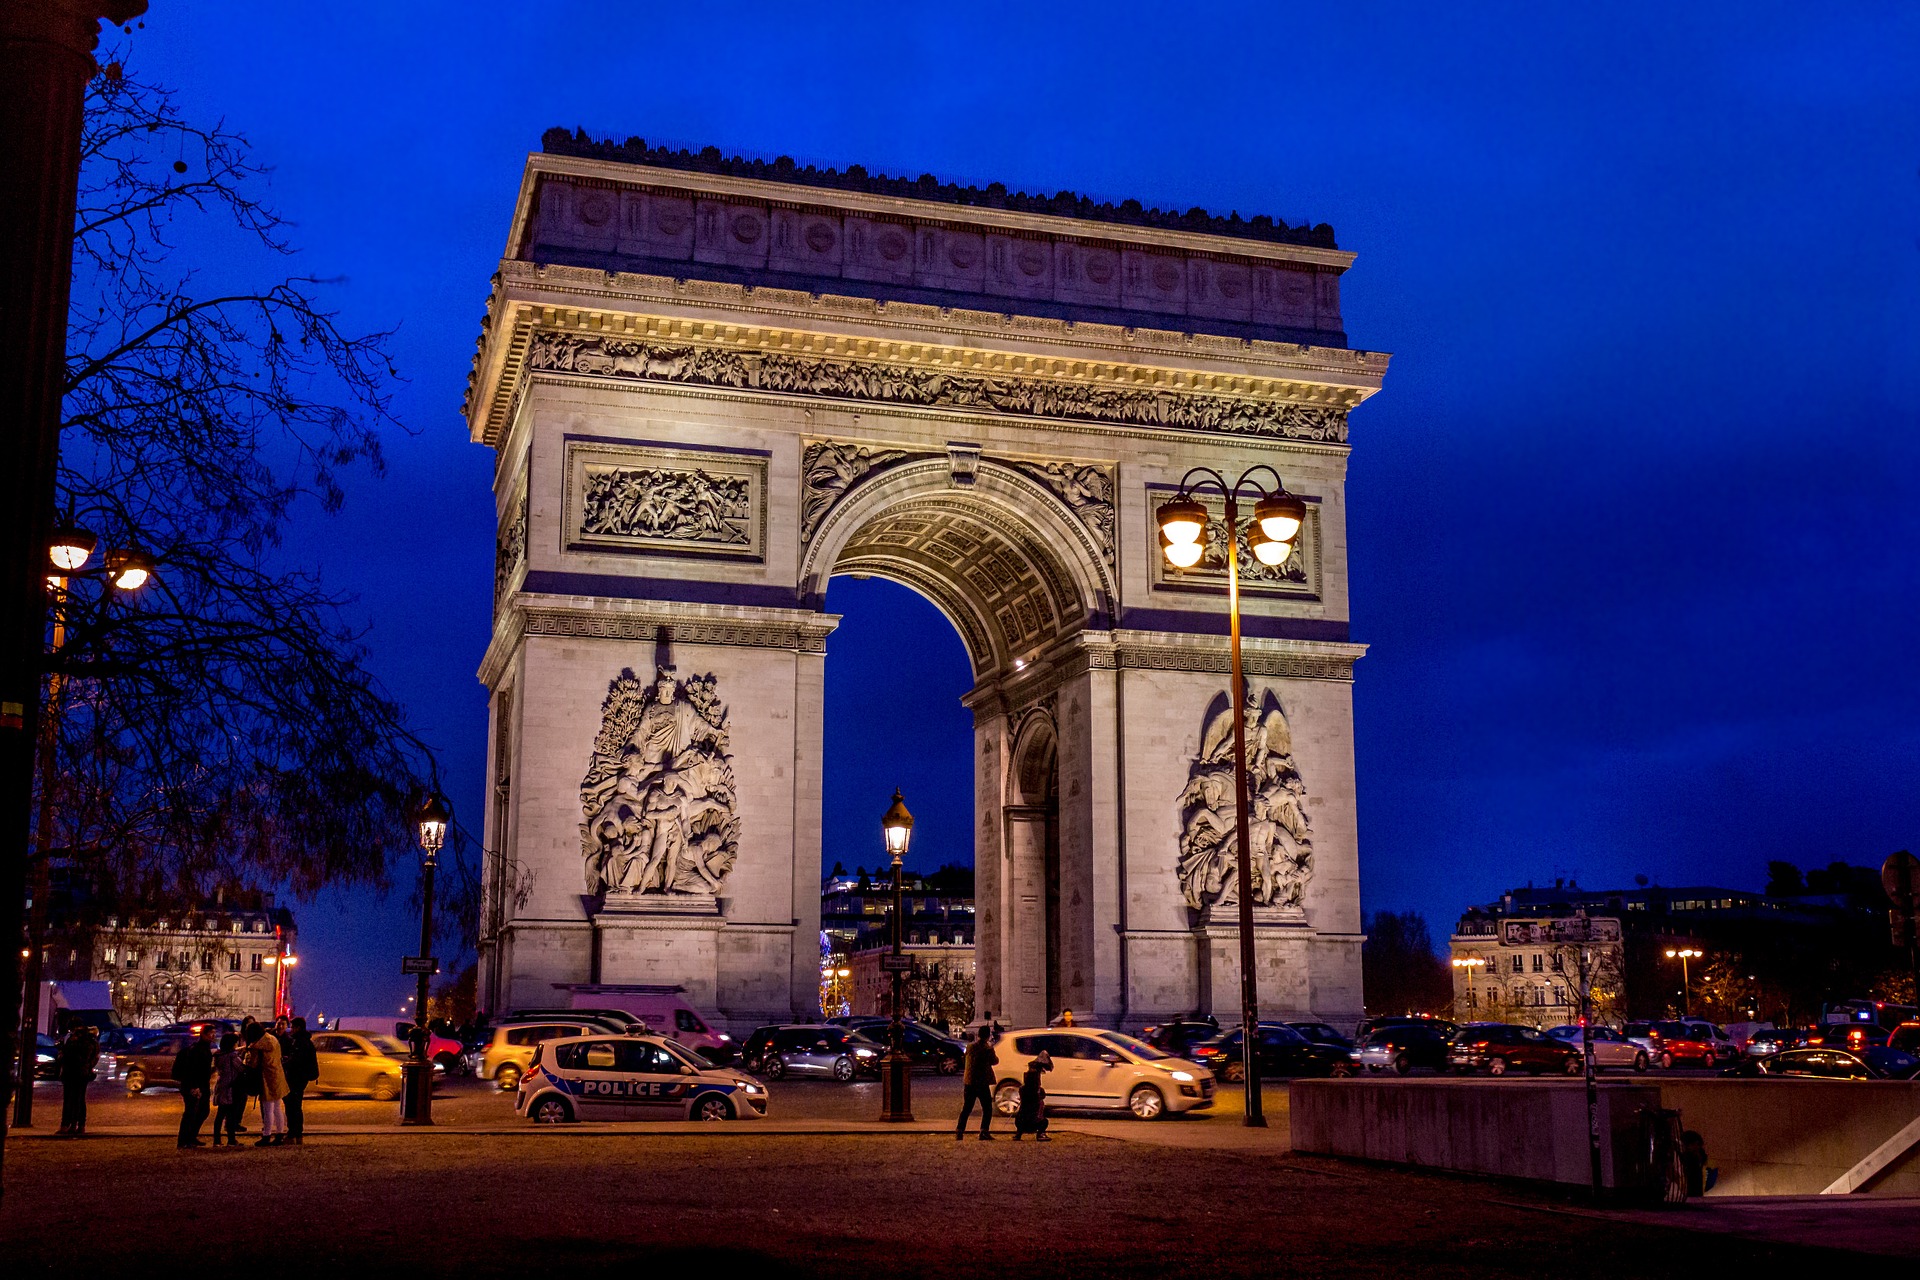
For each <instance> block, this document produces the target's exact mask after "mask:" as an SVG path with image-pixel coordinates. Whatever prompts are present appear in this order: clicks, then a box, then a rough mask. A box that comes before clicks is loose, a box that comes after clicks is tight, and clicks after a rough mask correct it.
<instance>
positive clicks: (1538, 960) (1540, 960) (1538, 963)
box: [1533, 951, 1547, 973]
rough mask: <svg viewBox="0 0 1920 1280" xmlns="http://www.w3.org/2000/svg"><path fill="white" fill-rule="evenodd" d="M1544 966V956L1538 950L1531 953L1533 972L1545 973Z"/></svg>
mask: <svg viewBox="0 0 1920 1280" xmlns="http://www.w3.org/2000/svg"><path fill="white" fill-rule="evenodd" d="M1546 968H1547V966H1546V957H1545V956H1543V955H1541V954H1540V953H1539V952H1538V951H1536V952H1534V953H1533V971H1534V972H1535V973H1545V972H1546Z"/></svg>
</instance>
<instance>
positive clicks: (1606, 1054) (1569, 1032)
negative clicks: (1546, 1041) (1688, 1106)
mask: <svg viewBox="0 0 1920 1280" xmlns="http://www.w3.org/2000/svg"><path fill="white" fill-rule="evenodd" d="M1547 1034H1548V1035H1550V1036H1552V1037H1553V1038H1554V1039H1555V1040H1564V1041H1566V1043H1568V1044H1570V1045H1572V1046H1573V1047H1574V1048H1576V1049H1578V1048H1579V1047H1580V1028H1579V1026H1577V1025H1570V1026H1564V1027H1548V1028H1547ZM1647 1062H1648V1059H1647V1051H1646V1050H1645V1049H1643V1048H1641V1047H1640V1046H1639V1045H1637V1044H1635V1043H1634V1042H1633V1041H1631V1040H1629V1039H1627V1038H1626V1037H1625V1036H1623V1035H1621V1034H1620V1033H1619V1032H1618V1031H1615V1030H1614V1029H1613V1028H1612V1027H1595V1028H1594V1029H1593V1067H1594V1070H1596V1071H1605V1070H1607V1069H1608V1068H1609V1067H1617V1068H1622V1069H1631V1070H1634V1071H1645V1070H1646V1069H1647Z"/></svg>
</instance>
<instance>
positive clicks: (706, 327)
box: [466, 153, 1386, 1031]
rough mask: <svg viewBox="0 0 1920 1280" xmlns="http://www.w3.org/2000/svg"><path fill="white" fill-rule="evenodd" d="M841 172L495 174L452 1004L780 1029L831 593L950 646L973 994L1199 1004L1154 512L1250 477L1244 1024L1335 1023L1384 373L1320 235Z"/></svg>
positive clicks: (557, 169) (628, 159) (1205, 695)
mask: <svg viewBox="0 0 1920 1280" xmlns="http://www.w3.org/2000/svg"><path fill="white" fill-rule="evenodd" d="M856 186H857V184H851V183H841V184H826V183H823V184H821V185H805V184H801V183H796V182H792V181H787V180H783V179H775V178H772V177H770V176H768V175H767V174H766V173H765V171H763V170H757V169H749V168H744V167H740V168H733V169H729V167H728V166H725V165H722V166H720V167H719V171H713V168H712V166H709V167H708V168H706V169H702V170H696V169H694V168H691V167H683V166H682V165H681V164H679V163H677V162H676V161H675V160H674V158H672V157H668V156H663V155H660V154H657V153H647V154H643V155H639V156H632V155H620V154H616V153H607V154H604V155H594V156H581V155H565V154H540V155H535V156H533V157H531V158H530V159H529V163H528V166H527V170H526V173H525V177H524V180H523V183H522V187H521V192H520V198H519V201H518V204H517V206H516V211H515V213H514V215H513V219H512V224H511V227H510V231H509V236H508V243H507V253H506V256H505V257H504V259H503V261H502V262H501V264H500V269H499V272H498V274H497V275H496V277H495V282H494V291H493V294H492V297H491V299H490V301H489V305H488V311H487V321H486V325H485V328H484V331H483V333H482V336H481V340H480V344H479V350H478V354H477V355H476V358H475V363H474V372H473V376H472V379H471V383H470V386H469V392H468V398H467V405H466V415H467V419H468V423H469V428H470V431H471V434H472V438H473V439H474V440H475V441H476V442H477V443H480V444H483V445H485V446H487V447H489V448H491V449H492V450H493V451H494V452H495V456H496V460H497V465H496V481H495V488H494V500H495V506H496V510H497V512H498V516H499V530H500V534H499V542H498V546H497V555H496V574H495V594H496V608H495V616H494V629H493V634H492V638H491V642H490V644H489V646H488V648H487V652H486V656H485V658H484V660H483V663H482V666H481V671H480V677H481V679H482V681H483V682H484V683H485V685H486V686H487V688H488V690H489V693H490V697H491V717H490V727H489V749H490V759H491V761H492V783H493V786H492V794H491V801H490V808H489V812H488V814H487V819H486V835H485V841H486V847H487V848H488V849H489V850H490V851H492V852H491V853H490V855H489V858H488V862H487V875H486V883H485V903H484V905H483V914H482V919H481V921H480V934H481V996H480V999H481V1003H482V1005H483V1006H484V1007H486V1008H489V1009H491V1010H494V1011H496V1012H498V1011H504V1010H506V1009H508V1008H510V1007H514V1006H528V1005H549V1004H553V1003H556V1002H564V1000H565V999H566V995H567V992H568V991H569V989H571V988H574V987H577V986H579V985H582V984H586V985H589V986H591V985H596V984H597V985H603V986H621V985H630V984H659V985H666V986H677V987H680V988H683V989H684V990H685V992H686V994H687V998H688V999H689V1000H690V1001H691V1002H692V1003H693V1004H695V1005H696V1006H697V1007H700V1008H702V1009H704V1010H707V1011H708V1012H710V1013H713V1014H715V1015H717V1016H718V1017H720V1018H721V1019H723V1020H724V1021H725V1022H727V1023H728V1024H729V1025H730V1026H731V1027H732V1028H733V1029H735V1030H736V1031H738V1030H744V1029H749V1028H751V1027H753V1026H756V1025H760V1024H763V1023H766V1022H772V1021H789V1020H796V1019H799V1020H804V1019H810V1018H813V1017H817V1016H818V1014H819V1004H818V1000H819V946H818V934H819V924H820V920H819V907H820V900H819V888H820V881H821V877H820V871H821V861H822V850H821V830H820V825H821V824H820V817H821V794H822V780H823V759H822V730H821V719H822V708H823V681H824V663H825V650H826V643H827V639H828V637H829V635H830V634H831V632H832V630H833V628H834V625H835V623H836V622H837V619H836V618H835V617H833V616H832V615H831V614H828V613H826V612H825V610H824V602H825V597H826V588H827V583H828V580H829V579H830V578H831V577H832V576H834V575H836V574H842V573H858V574H864V575H872V576H880V577H884V578H888V579H890V580H892V581H895V582H898V583H901V584H904V585H905V586H907V587H909V588H911V589H913V590H914V591H917V592H919V593H920V594H921V595H923V596H925V597H926V598H927V599H928V600H930V601H931V602H932V603H933V604H934V605H936V606H937V607H938V608H939V609H940V610H941V611H942V613H943V614H944V615H945V616H946V617H947V618H948V619H949V620H950V621H951V622H952V623H953V625H954V627H955V630H956V631H957V632H958V633H959V635H960V637H961V638H962V640H963V642H964V643H965V645H966V648H967V652H968V655H969V658H970V661H971V663H972V667H973V675H974V681H975V683H974V686H973V688H972V690H971V691H970V692H969V693H968V694H967V695H966V698H965V702H966V704H967V705H968V706H969V707H970V708H971V710H972V712H973V717H974V737H975V743H974V747H975V756H974V758H975V777H974V789H975V807H976V826H975V831H974V852H975V865H976V871H977V881H978V913H979V914H978V918H977V926H976V943H977V948H978V952H977V972H978V975H979V976H978V983H979V989H978V991H977V993H976V994H977V1001H976V1007H977V1008H979V1009H982V1010H988V1009H990V1010H992V1011H993V1012H994V1013H995V1015H996V1016H997V1017H998V1018H1000V1019H1001V1020H1002V1021H1004V1022H1008V1023H1010V1024H1013V1025H1033V1024H1037V1023H1040V1022H1043V1021H1045V1020H1047V1019H1048V1018H1050V1017H1051V1016H1053V1015H1055V1014H1057V1013H1058V1012H1059V1011H1060V1010H1061V1009H1063V1008H1068V1009H1072V1010H1074V1011H1075V1014H1076V1018H1078V1019H1080V1020H1092V1021H1095V1022H1099V1023H1103V1024H1107V1025H1115V1026H1123V1027H1129V1028H1136V1027H1139V1026H1141V1025H1144V1024H1147V1023H1150V1022H1154V1021H1159V1020H1163V1019H1165V1018H1167V1017H1169V1016H1172V1015H1175V1014H1184V1013H1193V1012H1196V1011H1198V1012H1206V1011H1209V1010H1214V1011H1217V1012H1219V1013H1220V1014H1222V1015H1223V1016H1224V1017H1226V1018H1228V1019H1231V1018H1232V1017H1234V1016H1235V1015H1236V1013H1237V992H1238V987H1239V972H1238V964H1239V950H1238V933H1237V928H1236V926H1235V923H1234V922H1235V918H1236V917H1235V913H1234V911H1233V909H1232V907H1231V903H1230V901H1228V902H1223V901H1221V900H1220V899H1219V897H1218V895H1217V894H1215V893H1211V892H1209V891H1208V888H1207V879H1206V878H1207V875H1208V874H1209V870H1208V869H1209V868H1213V869H1215V870H1217V866H1218V864H1217V860H1215V861H1212V862H1209V861H1208V860H1207V859H1206V858H1205V857H1204V856H1201V855H1204V853H1205V849H1204V848H1202V847H1200V846H1204V845H1206V844H1207V843H1208V842H1209V841H1213V840H1215V839H1216V838H1217V837H1218V836H1219V832H1218V831H1216V830H1215V827H1217V825H1218V824H1217V821H1216V819H1217V815H1218V804H1217V794H1216V792H1217V788H1214V789H1212V790H1210V789H1209V788H1210V787H1211V786H1212V783H1211V781H1210V780H1211V779H1212V778H1213V777H1214V776H1216V775H1217V763H1218V746H1219V743H1218V733H1217V725H1218V722H1219V721H1218V715H1219V708H1220V707H1221V706H1223V705H1225V704H1224V694H1225V690H1226V685H1227V647H1226V636H1225V631H1226V623H1225V598H1224V596H1225V593H1224V589H1223V579H1224V573H1223V569H1224V561H1223V560H1222V559H1221V556H1223V555H1224V554H1225V548H1224V547H1219V548H1215V554H1213V555H1211V556H1210V557H1209V559H1208V560H1206V561H1203V563H1202V565H1201V566H1200V568H1199V569H1198V570H1196V571H1194V572H1192V573H1189V574H1181V573H1178V572H1176V571H1173V570H1171V569H1169V568H1168V567H1167V566H1165V564H1164V562H1163V561H1162V559H1161V557H1160V555H1159V548H1158V542H1157V534H1156V531H1155V530H1154V528H1153V526H1152V520H1151V512H1152V509H1153V507H1154V506H1155V505H1156V504H1157V503H1158V502H1160V501H1163V500H1164V499H1165V498H1166V497H1167V496H1168V495H1169V494H1170V493H1171V492H1172V491H1173V488H1174V487H1175V486H1177V484H1178V483H1179V480H1180V478H1181V476H1182V475H1183V474H1184V473H1185V472H1186V470H1187V469H1188V468H1189V467H1191V466H1195V465H1206V466H1211V467H1214V468H1217V469H1219V470H1222V471H1226V472H1229V473H1232V474H1237V473H1238V472H1239V471H1240V470H1242V469H1244V468H1246V467H1247V466H1249V465H1252V464H1256V463H1266V464H1269V465H1271V466H1272V467H1274V468H1275V470H1276V471H1278V472H1279V474H1280V475H1282V476H1283V477H1284V478H1285V481H1286V484H1287V486H1288V488H1289V489H1290V490H1292V491H1294V492H1296V493H1299V494H1301V495H1302V496H1304V497H1305V498H1306V499H1307V502H1308V507H1309V517H1308V521H1307V524H1306V527H1305V529H1304V530H1303V532H1302V535H1301V537H1300V538H1299V540H1298V546H1297V548H1296V552H1295V555H1294V557H1293V558H1292V559H1291V560H1290V561H1288V562H1287V564H1286V565H1284V566H1282V567H1280V568H1279V569H1277V570H1265V569H1262V568H1259V567H1257V566H1254V565H1253V562H1252V561H1251V560H1249V559H1246V558H1245V557H1243V559H1242V563H1243V565H1245V566H1247V567H1248V569H1249V571H1250V572H1251V573H1252V574H1253V577H1252V579H1251V581H1250V582H1249V583H1248V586H1247V591H1246V597H1245V600H1246V607H1245V615H1246V633H1247V640H1246V646H1245V648H1246V658H1247V670H1248V673H1249V681H1250V684H1251V686H1252V690H1253V693H1254V695H1255V697H1256V699H1257V700H1259V701H1260V706H1261V707H1263V708H1265V710H1264V711H1263V715H1265V716H1266V719H1265V720H1263V721H1262V722H1261V723H1262V724H1263V725H1265V726H1266V729H1265V730H1263V733H1264V734H1265V736H1264V737H1263V739H1262V741H1263V742H1267V743H1268V744H1269V748H1270V749H1269V750H1267V752H1266V754H1264V755H1263V757H1262V760H1263V768H1264V770H1265V772H1264V773H1263V777H1264V778H1265V779H1266V783H1267V787H1268V791H1267V796H1268V802H1263V806H1262V810H1261V813H1262V821H1263V822H1264V825H1262V822H1257V823H1256V827H1255V830H1256V831H1257V832H1261V833H1262V837H1263V839H1266V840H1267V847H1268V848H1270V849H1271V851H1272V852H1271V856H1270V858H1268V860H1267V861H1264V862H1263V863H1262V865H1269V864H1270V865H1271V866H1273V867H1275V868H1277V870H1276V871H1275V873H1274V875H1275V880H1274V883H1275V886H1276V887H1275V888H1274V890H1273V897H1272V900H1271V901H1268V902H1263V903H1262V904H1261V906H1260V907H1259V910H1258V913H1257V914H1258V923H1257V925H1256V928H1257V930H1258V936H1257V938H1256V943H1257V946H1256V952H1257V957H1258V963H1259V965H1260V974H1259V977H1260V986H1261V994H1262V1007H1263V1009H1264V1010H1270V1011H1272V1013H1273V1015H1275V1016H1289V1017H1292V1016H1298V1017H1302V1018H1305V1017H1313V1018H1323V1019H1326V1020H1328V1021H1333V1022H1336V1023H1338V1022H1342V1021H1352V1020H1354V1019H1356V1018H1358V1017H1359V1015H1360V1008H1361V988H1360V963H1359V943H1360V940H1361V937H1360V907H1359V849H1358V833H1357V830H1356V826H1355V819H1354V796H1355V783H1354V762H1353V717H1352V680H1353V669H1354V663H1355V661H1356V660H1357V659H1358V658H1359V657H1360V656H1361V653H1362V652H1363V649H1362V647H1361V646H1359V645H1356V644H1354V643H1352V641H1351V638H1350V636H1349V631H1348V625H1347V616H1348V615H1347V582H1348V563H1347V543H1346V459H1347V453H1348V449H1349V444H1348V437H1347V411H1348V410H1349V409H1351V408H1352V407H1353V406H1355V405H1357V404H1358V403H1360V402H1361V401H1362V400H1363V399H1365V398H1366V397H1367V396H1368V395H1370V394H1372V393H1373V392H1374V391H1375V390H1377V389H1378V387H1379V385H1380V381H1381V378H1382V376H1383V375H1384V372H1385V367H1386V358H1385V357H1384V356H1382V355H1379V354H1378V353H1372V352H1366V351H1358V350H1354V349H1352V348H1350V347H1349V346H1348V345H1347V341H1346V336H1345V333H1344V331H1343V330H1342V327H1341V325H1340V321H1339V316H1338V284H1339V278H1340V275H1341V273H1342V272H1343V271H1344V270H1345V269H1346V267H1347V266H1348V265H1350V263H1351V261H1352V256H1351V255H1350V254H1347V253H1344V252H1341V251H1339V250H1337V249H1334V248H1331V247H1329V244H1327V243H1324V242H1321V241H1324V239H1325V238H1324V237H1322V236H1319V235H1318V234H1317V233H1316V234H1315V235H1313V236H1301V235H1295V236H1291V237H1289V236H1284V235H1277V234H1274V233H1272V230H1271V228H1268V229H1266V230H1265V231H1262V232H1261V234H1258V235H1255V234H1252V233H1251V231H1250V228H1251V225H1252V224H1242V223H1233V224H1226V223H1220V224H1218V225H1212V224H1208V225H1205V226H1193V225H1190V226H1186V227H1181V228H1170V229H1160V228H1155V227H1151V226H1145V225H1139V224H1138V223H1137V222H1119V221H1112V220H1106V219H1104V218H1101V217H1099V216H1094V217H1071V218H1069V217H1060V216H1055V215H1052V214H1045V213H1029V212H1023V211H1016V210H1009V209H995V208H984V207H979V206H978V205H974V204H966V203H959V202H957V198H955V197H952V196H951V193H948V192H945V191H942V190H940V189H930V190H928V191H925V192H922V193H920V194H918V195H916V196H915V197H913V198H908V197H904V196H901V195H897V194H893V193H890V192H887V191H882V190H860V189H855V188H856ZM1096 214H1097V211H1096ZM1189 221H1191V220H1189ZM662 680H664V681H665V682H666V684H665V685H664V686H662V685H661V683H660V682H661V681H662ZM663 688H664V690H665V692H664V693H662V692H661V690H662V689H663ZM874 731H875V732H876V733H884V732H887V729H886V727H883V726H876V727H875V730H874ZM903 749H906V748H904V747H903ZM1210 752H1211V753H1213V754H1212V755H1211V756H1210V755H1209V753H1210ZM1209 760H1212V762H1213V763H1212V764H1211V765H1210V764H1209ZM1230 803H1231V801H1230V797H1229V799H1228V804H1229V812H1230ZM1227 834H1228V836H1230V834H1231V833H1230V831H1229V832H1228V833H1227ZM1196 850H1198V852H1196ZM1196 868H1198V869H1196Z"/></svg>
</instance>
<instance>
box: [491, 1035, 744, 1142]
mask: <svg viewBox="0 0 1920 1280" xmlns="http://www.w3.org/2000/svg"><path fill="white" fill-rule="evenodd" d="M767 1101H768V1098H767V1087H766V1086H765V1085H763V1084H761V1083H760V1082H759V1081H758V1080H754V1079H751V1078H749V1077H747V1076H744V1075H742V1074H740V1073H739V1072H738V1071H734V1070H732V1069H731V1068H727V1067H714V1066H711V1065H709V1064H708V1063H707V1062H705V1061H704V1060H702V1059H701V1058H700V1057H699V1056H698V1055H697V1054H695V1053H694V1052H693V1050H691V1049H688V1048H686V1047H685V1046H684V1045H681V1044H678V1043H676V1042H674V1041H671V1040H668V1039H667V1038H666V1037H664V1036H637V1035H613V1034H610V1033H606V1032H600V1033H596V1034H593V1035H582V1036H567V1037H565V1038H562V1039H557V1040H548V1041H546V1042H544V1043H542V1044H541V1045H540V1046H539V1047H538V1048H536V1049H535V1050H534V1054H533V1061H532V1063H530V1064H529V1065H528V1067H527V1073H526V1074H525V1075H524V1076H522V1077H521V1078H520V1090H519V1093H518V1094H517V1095H515V1097H514V1101H513V1109H514V1110H515V1111H517V1112H519V1113H520V1114H521V1115H523V1116H526V1117H527V1118H528V1119H529V1120H532V1121H533V1122H534V1123H536V1124H565V1123H567V1122H568V1121H573V1120H758V1119H760V1118H761V1117H762V1116H764V1115H766V1114H767Z"/></svg>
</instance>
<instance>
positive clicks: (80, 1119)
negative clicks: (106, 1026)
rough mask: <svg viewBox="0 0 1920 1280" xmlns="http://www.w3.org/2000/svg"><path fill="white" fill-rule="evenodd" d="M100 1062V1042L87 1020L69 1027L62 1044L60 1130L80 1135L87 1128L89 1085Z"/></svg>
mask: <svg viewBox="0 0 1920 1280" xmlns="http://www.w3.org/2000/svg"><path fill="white" fill-rule="evenodd" d="M99 1061H100V1042H99V1041H98V1040H97V1039H95V1038H94V1030H93V1028H92V1027H90V1026H88V1025H87V1024H86V1023H84V1022H72V1023H69V1024H68V1026H67V1038H66V1040H65V1041H64V1042H62V1044H61V1045H60V1130H59V1131H60V1132H61V1133H63V1134H65V1135H66V1136H67V1137H69V1138H77V1137H79V1136H80V1135H81V1134H83V1133H85V1132H86V1131H87V1086H88V1085H90V1084H92V1083H93V1070H94V1067H95V1066H96V1065H98V1063H99Z"/></svg>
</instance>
